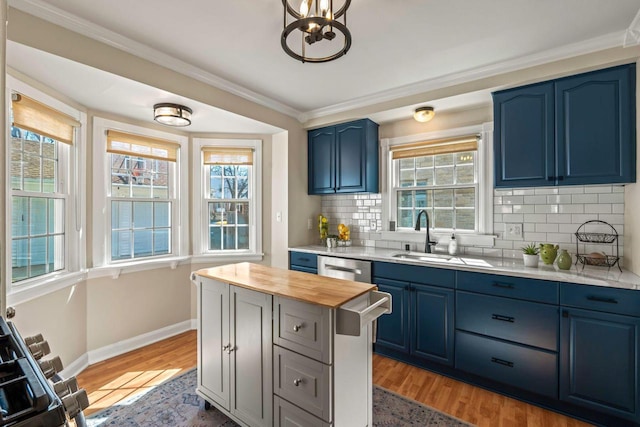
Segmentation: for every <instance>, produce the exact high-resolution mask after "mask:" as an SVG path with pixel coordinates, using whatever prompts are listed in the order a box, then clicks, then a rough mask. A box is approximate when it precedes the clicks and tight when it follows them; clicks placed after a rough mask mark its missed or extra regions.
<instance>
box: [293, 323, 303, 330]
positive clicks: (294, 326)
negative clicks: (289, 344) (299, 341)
mask: <svg viewBox="0 0 640 427" xmlns="http://www.w3.org/2000/svg"><path fill="white" fill-rule="evenodd" d="M303 325H304V324H302V323H301V324H299V325H293V332H298V331H299V330H300V329H302V326H303Z"/></svg>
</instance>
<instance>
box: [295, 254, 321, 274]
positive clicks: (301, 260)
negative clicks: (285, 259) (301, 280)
mask: <svg viewBox="0 0 640 427" xmlns="http://www.w3.org/2000/svg"><path fill="white" fill-rule="evenodd" d="M292 265H299V266H301V267H311V268H315V269H317V268H318V255H316V254H308V253H306V252H289V267H291V266H292ZM292 270H293V268H292Z"/></svg>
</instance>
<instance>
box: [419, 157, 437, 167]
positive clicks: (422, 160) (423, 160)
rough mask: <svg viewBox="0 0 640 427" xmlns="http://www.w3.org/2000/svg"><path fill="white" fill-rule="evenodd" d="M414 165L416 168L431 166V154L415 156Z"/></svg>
mask: <svg viewBox="0 0 640 427" xmlns="http://www.w3.org/2000/svg"><path fill="white" fill-rule="evenodd" d="M416 167H417V168H431V167H433V156H425V157H417V158H416Z"/></svg>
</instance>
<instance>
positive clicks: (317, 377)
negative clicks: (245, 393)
mask: <svg viewBox="0 0 640 427" xmlns="http://www.w3.org/2000/svg"><path fill="white" fill-rule="evenodd" d="M331 370H332V369H331V366H329V365H325V364H324V363H321V362H318V361H316V360H312V359H309V358H308V357H304V356H302V355H300V354H297V353H294V352H292V351H289V350H287V349H284V348H281V347H278V346H274V347H273V392H274V394H277V395H278V396H280V397H282V398H283V399H286V400H288V401H289V402H291V403H293V404H294V405H296V406H298V407H300V408H302V409H304V410H305V411H307V412H310V413H311V414H313V415H315V416H317V417H319V418H322V419H323V420H324V421H327V422H331V421H332V414H331V411H330V408H331V405H330V403H331V395H330V394H331V393H330V391H331Z"/></svg>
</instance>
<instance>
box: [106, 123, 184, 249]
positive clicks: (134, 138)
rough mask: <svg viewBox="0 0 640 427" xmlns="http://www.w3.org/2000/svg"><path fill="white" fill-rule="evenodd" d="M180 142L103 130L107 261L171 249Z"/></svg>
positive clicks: (172, 245)
mask: <svg viewBox="0 0 640 427" xmlns="http://www.w3.org/2000/svg"><path fill="white" fill-rule="evenodd" d="M179 147H180V146H179V144H177V143H174V142H171V141H165V140H161V139H157V138H150V137H146V136H141V135H134V134H129V133H125V132H120V131H116V130H109V131H107V153H109V154H108V157H109V166H110V181H111V187H110V194H109V197H108V206H109V211H110V213H111V230H110V231H111V232H110V243H111V244H110V246H111V261H122V260H133V259H138V258H145V257H154V256H161V255H169V254H172V253H173V247H174V244H173V233H172V229H173V227H174V222H175V220H174V215H173V214H172V212H173V211H174V209H173V207H174V206H175V204H176V197H175V185H174V180H175V163H176V160H177V157H178V149H179Z"/></svg>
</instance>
